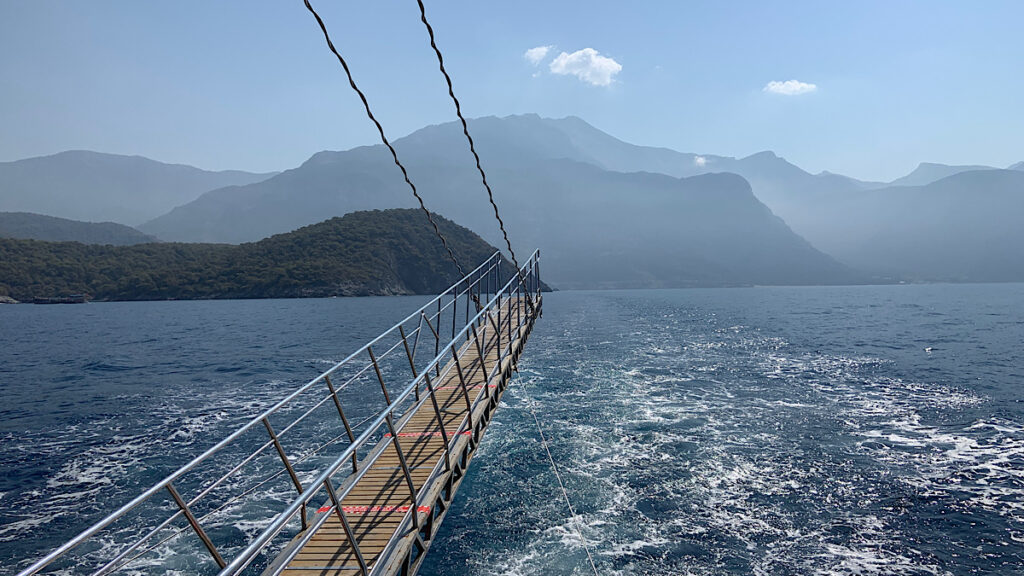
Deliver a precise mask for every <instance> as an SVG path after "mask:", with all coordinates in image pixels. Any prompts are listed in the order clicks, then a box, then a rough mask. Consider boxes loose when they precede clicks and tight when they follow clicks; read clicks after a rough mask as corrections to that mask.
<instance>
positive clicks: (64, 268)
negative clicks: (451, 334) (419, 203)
mask: <svg viewBox="0 0 1024 576" xmlns="http://www.w3.org/2000/svg"><path fill="white" fill-rule="evenodd" d="M436 220H437V224H438V227H439V228H440V230H441V233H442V234H444V235H445V236H446V237H447V239H448V243H449V245H450V246H451V247H452V250H453V251H454V252H455V254H456V255H457V257H458V258H459V260H460V262H461V263H462V264H463V267H465V268H466V270H467V271H468V270H471V269H472V268H474V267H476V265H477V264H479V263H480V262H482V261H484V260H485V259H487V258H488V257H489V256H490V255H492V254H493V253H494V252H495V251H496V249H495V248H494V247H492V246H490V245H489V244H487V243H486V242H485V241H484V240H483V239H481V238H480V237H479V236H477V235H476V234H474V233H473V232H471V231H469V230H468V229H466V228H463V227H462V226H459V225H457V224H455V223H454V222H452V221H450V220H447V219H445V218H443V217H440V216H436ZM503 270H504V271H505V272H506V273H509V274H510V273H511V271H512V265H511V264H507V263H506V264H503ZM458 278H459V274H458V271H457V270H456V268H455V266H454V265H453V264H452V263H451V262H450V261H449V260H448V257H447V253H446V252H445V250H444V248H443V247H442V246H441V243H440V241H439V240H438V239H437V237H436V236H435V235H434V232H433V229H432V227H431V226H430V224H429V222H427V219H426V218H425V216H424V215H423V213H422V212H420V211H419V210H415V209H394V210H373V211H364V212H353V213H350V214H346V215H345V216H343V217H340V218H332V219H330V220H327V221H324V222H321V223H319V224H313V225H311V226H306V227H303V228H300V229H298V230H295V231H293V232H288V233H286V234H278V235H275V236H271V237H269V238H266V239H264V240H260V241H259V242H253V243H248V244H241V245H228V244H185V243H150V244H137V245H133V246H98V245H85V244H80V243H78V242H43V241H38V240H15V239H0V295H6V296H9V297H12V298H14V299H17V300H31V299H32V298H39V297H53V296H63V295H68V294H77V293H85V294H88V295H90V296H91V297H92V298H93V299H95V300H165V299H215V298H301V297H326V296H363V295H392V294H431V293H436V292H440V291H442V290H444V289H445V288H447V287H448V286H450V285H451V284H452V283H454V282H455V281H456V280H457V279H458Z"/></svg>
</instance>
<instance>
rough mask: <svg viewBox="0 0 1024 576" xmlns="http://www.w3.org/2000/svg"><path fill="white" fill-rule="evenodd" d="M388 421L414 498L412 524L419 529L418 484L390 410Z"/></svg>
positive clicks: (392, 438)
mask: <svg viewBox="0 0 1024 576" xmlns="http://www.w3.org/2000/svg"><path fill="white" fill-rule="evenodd" d="M384 420H385V421H386V422H387V423H388V430H389V431H390V432H391V440H392V441H394V443H395V451H396V452H398V462H399V463H400V464H401V465H402V472H404V473H405V482H406V483H407V484H408V485H409V496H410V497H411V498H412V505H411V506H410V507H409V509H410V510H411V511H412V525H413V528H416V529H417V530H419V529H420V519H419V511H417V510H416V485H415V484H413V482H412V472H410V471H409V463H408V462H406V461H405V454H404V453H403V452H402V444H401V443H400V442H399V441H398V430H396V429H395V423H394V422H393V421H392V419H391V412H390V411H388V415H387V416H386V417H385V418H384Z"/></svg>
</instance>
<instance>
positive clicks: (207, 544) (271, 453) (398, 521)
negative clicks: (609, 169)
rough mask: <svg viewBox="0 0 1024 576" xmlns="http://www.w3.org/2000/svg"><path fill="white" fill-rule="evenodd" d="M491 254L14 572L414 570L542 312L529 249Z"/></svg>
mask: <svg viewBox="0 0 1024 576" xmlns="http://www.w3.org/2000/svg"><path fill="white" fill-rule="evenodd" d="M502 260H503V259H502V256H501V254H500V253H495V254H494V255H492V256H491V257H490V258H488V259H487V260H486V261H484V262H483V263H482V264H480V265H479V266H478V267H477V268H476V269H474V270H473V271H472V272H470V273H468V274H467V275H466V276H465V277H463V278H462V279H460V280H459V281H458V282H456V283H455V284H454V285H452V286H451V287H450V288H448V289H447V290H446V291H444V292H443V293H442V294H440V295H438V296H436V297H435V298H433V299H431V300H430V301H429V302H427V303H426V304H424V305H423V306H422V307H421V308H419V309H418V310H416V311H415V312H413V313H412V314H410V315H409V316H408V317H406V318H405V319H404V320H402V321H401V322H399V323H397V324H395V325H394V326H393V327H391V328H389V329H388V330H386V331H385V332H384V333H382V334H381V335H379V336H377V337H376V338H374V339H373V340H372V341H370V342H369V343H367V344H366V345H364V346H363V347H361V348H360V349H359V350H357V351H356V352H354V353H352V354H351V355H350V356H348V357H347V358H345V359H344V360H342V361H341V362H338V363H337V364H335V365H333V366H332V367H331V368H330V369H328V370H327V371H325V372H324V373H322V374H320V375H319V376H317V377H316V378H314V379H313V380H311V381H309V382H308V383H306V384H304V385H302V386H301V387H299V388H298V389H296V390H295V391H293V392H291V393H290V394H289V395H288V396H287V397H285V398H284V399H283V400H281V401H279V402H277V403H276V404H274V405H273V406H271V407H270V408H268V409H266V410H265V411H263V412H262V413H260V414H259V415H257V416H256V417H254V418H252V419H251V420H249V421H248V422H246V423H245V424H244V425H242V426H241V427H240V428H238V429H237V430H235V431H234V432H233V433H231V434H230V435H228V436H227V437H226V438H224V439H223V440H221V441H220V442H218V443H217V444H215V445H214V446H213V447H211V448H210V449H208V450H206V451H205V452H203V453H202V454H200V455H199V456H197V457H196V458H194V459H193V460H192V461H190V462H188V463H187V464H185V465H184V466H182V467H181V468H179V469H177V470H176V471H174V472H172V473H171V474H169V475H168V476H167V477H165V478H164V479H163V480H161V481H159V482H157V483H156V484H154V485H153V486H152V487H150V488H149V489H148V490H146V491H144V492H143V493H142V494H140V495H139V496H138V497H136V498H134V499H133V500H131V501H130V502H128V503H127V504H125V505H124V506H122V507H121V508H119V509H117V510H115V511H113V512H112V513H110V514H109V515H107V516H106V517H105V518H103V519H102V520H100V521H98V522H96V523H95V524H93V525H92V526H91V527H89V528H88V529H86V530H84V531H83V532H81V533H80V534H78V535H77V536H75V537H74V538H72V539H70V540H69V541H67V542H66V543H65V544H63V545H62V546H60V547H59V548H57V549H55V550H54V551H52V552H50V553H49V554H47V555H46V556H44V557H42V558H40V559H39V560H38V561H36V562H34V563H33V564H32V565H31V566H29V567H27V568H25V569H24V570H23V571H22V572H20V573H19V576H28V575H32V574H40V573H62V574H63V573H83V574H93V575H97V576H99V575H105V574H148V573H153V574H163V573H166V572H169V571H171V570H176V571H179V572H184V573H206V574H218V575H220V576H227V575H234V574H243V573H245V574H259V573H262V574H265V575H277V574H285V575H288V576H312V575H324V576H326V575H348V574H363V575H366V576H371V575H372V576H378V575H394V574H400V575H412V574H415V573H416V571H417V570H418V569H419V567H420V565H421V563H422V561H423V559H424V557H425V555H426V553H427V550H428V549H429V547H430V545H431V543H432V542H433V540H434V537H435V536H436V534H437V530H438V527H439V526H440V524H441V521H442V520H443V519H444V517H445V515H446V514H447V512H448V510H449V508H450V506H451V503H452V500H453V498H454V497H455V494H456V491H457V490H458V488H459V485H460V484H461V482H462V480H463V479H464V478H465V474H466V470H467V468H468V466H469V464H470V461H471V460H472V458H473V456H474V454H475V453H476V449H477V447H478V446H479V443H480V441H481V439H482V437H483V435H484V432H485V431H486V429H487V425H488V424H489V423H490V421H491V418H492V416H493V414H494V411H495V410H496V409H497V407H498V404H499V402H500V400H501V396H502V393H503V392H504V391H505V389H506V387H507V386H508V384H509V381H510V378H511V376H512V374H513V371H514V370H515V369H516V366H517V362H518V360H519V357H520V355H521V353H522V351H523V347H524V345H525V344H526V341H527V338H528V337H529V335H530V333H531V331H532V329H533V326H534V322H535V321H536V319H537V318H538V317H539V316H540V313H541V309H542V297H541V286H542V284H541V281H540V264H539V262H540V255H539V253H538V252H534V253H533V255H531V256H530V258H529V260H528V261H527V262H526V263H525V264H524V265H523V267H522V268H521V269H519V270H510V268H512V267H511V266H509V265H507V264H506V265H505V266H504V271H503V269H502ZM374 389H375V390H376V392H373V391H372V390H374ZM374 404H376V405H377V406H378V407H377V408H373V406H374ZM282 490H289V491H291V492H292V494H293V496H291V497H284V496H282V495H281V491H282ZM240 518H241V519H242V521H243V522H241V523H242V524H243V525H245V526H255V528H254V529H249V530H248V531H243V530H241V529H239V528H238V525H239V524H240V520H239V519H240Z"/></svg>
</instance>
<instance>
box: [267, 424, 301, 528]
mask: <svg viewBox="0 0 1024 576" xmlns="http://www.w3.org/2000/svg"><path fill="white" fill-rule="evenodd" d="M263 425H264V426H266V427H267V433H268V434H270V439H271V440H273V441H274V448H276V449H277V454H278V455H279V456H280V457H281V461H282V462H284V467H285V469H286V470H288V475H289V476H291V478H292V483H293V484H295V489H296V490H298V491H299V494H302V483H301V482H299V477H298V475H296V474H295V469H294V468H292V463H291V461H290V460H288V455H287V454H285V453H284V446H282V445H281V441H280V440H278V439H277V434H275V433H274V428H273V427H272V426H271V425H270V420H269V419H268V418H267V417H266V416H264V417H263ZM306 528H307V526H306V505H305V504H303V505H302V529H303V530H305V529H306Z"/></svg>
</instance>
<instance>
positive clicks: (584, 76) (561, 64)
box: [550, 48, 622, 86]
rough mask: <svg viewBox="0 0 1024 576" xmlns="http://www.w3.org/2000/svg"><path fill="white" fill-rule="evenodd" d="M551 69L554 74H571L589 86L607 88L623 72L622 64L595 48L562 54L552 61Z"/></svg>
mask: <svg viewBox="0 0 1024 576" xmlns="http://www.w3.org/2000/svg"><path fill="white" fill-rule="evenodd" d="M550 69H551V73H552V74H562V75H569V74H571V75H573V76H575V77H577V78H579V79H580V80H582V81H584V82H586V83H588V84H593V85H594V86H607V85H609V84H611V83H612V80H613V79H614V78H615V75H616V74H618V73H619V72H621V71H622V64H619V63H618V62H616V61H615V60H612V59H611V58H608V57H607V56H601V54H600V53H599V52H598V51H597V50H594V49H593V48H584V49H583V50H577V51H575V52H573V53H572V54H567V53H565V52H562V53H561V54H559V55H558V56H556V57H555V59H554V60H552V61H551V65H550Z"/></svg>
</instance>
